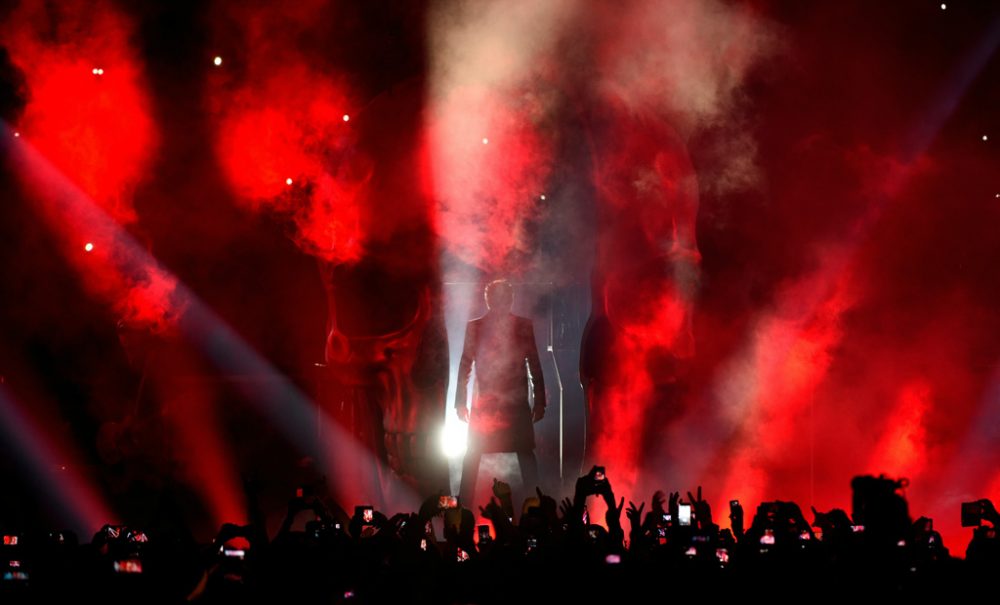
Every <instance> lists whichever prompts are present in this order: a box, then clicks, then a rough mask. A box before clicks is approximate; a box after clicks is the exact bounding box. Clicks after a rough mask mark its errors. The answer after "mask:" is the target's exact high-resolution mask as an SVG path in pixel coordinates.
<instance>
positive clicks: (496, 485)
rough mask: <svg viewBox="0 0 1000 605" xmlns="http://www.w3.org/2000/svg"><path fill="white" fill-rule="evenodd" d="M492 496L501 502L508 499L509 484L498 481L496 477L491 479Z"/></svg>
mask: <svg viewBox="0 0 1000 605" xmlns="http://www.w3.org/2000/svg"><path fill="white" fill-rule="evenodd" d="M493 495H494V496H496V497H497V498H500V499H501V500H503V499H504V498H510V484H509V483H506V482H504V481H500V480H499V479H497V478H496V477H494V478H493Z"/></svg>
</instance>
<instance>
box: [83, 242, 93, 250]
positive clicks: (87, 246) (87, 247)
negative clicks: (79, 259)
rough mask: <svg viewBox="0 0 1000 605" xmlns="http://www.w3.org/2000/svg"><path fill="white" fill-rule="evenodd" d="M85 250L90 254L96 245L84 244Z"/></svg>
mask: <svg viewBox="0 0 1000 605" xmlns="http://www.w3.org/2000/svg"><path fill="white" fill-rule="evenodd" d="M83 249H84V250H86V251H87V252H90V251H91V250H93V249H94V244H92V243H90V242H87V243H86V244H84V246H83Z"/></svg>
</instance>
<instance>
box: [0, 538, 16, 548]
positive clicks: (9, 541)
mask: <svg viewBox="0 0 1000 605" xmlns="http://www.w3.org/2000/svg"><path fill="white" fill-rule="evenodd" d="M3 545H4V546H17V536H4V537H3Z"/></svg>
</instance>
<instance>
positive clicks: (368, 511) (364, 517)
mask: <svg viewBox="0 0 1000 605" xmlns="http://www.w3.org/2000/svg"><path fill="white" fill-rule="evenodd" d="M354 514H355V516H358V517H361V522H362V523H363V524H365V525H369V524H371V523H372V522H373V521H374V520H375V509H374V508H373V507H372V506H371V505H370V504H365V505H362V506H355V507H354Z"/></svg>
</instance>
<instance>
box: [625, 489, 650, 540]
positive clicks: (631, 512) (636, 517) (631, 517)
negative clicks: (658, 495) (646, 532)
mask: <svg viewBox="0 0 1000 605" xmlns="http://www.w3.org/2000/svg"><path fill="white" fill-rule="evenodd" d="M622 500H624V498H622ZM644 508H646V503H645V502H643V503H642V504H641V505H640V506H639V508H636V507H635V502H632V501H631V500H629V503H628V510H627V511H625V516H626V517H628V522H629V524H630V525H631V526H632V533H635V532H636V531H638V530H639V527H641V526H642V509H644Z"/></svg>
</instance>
